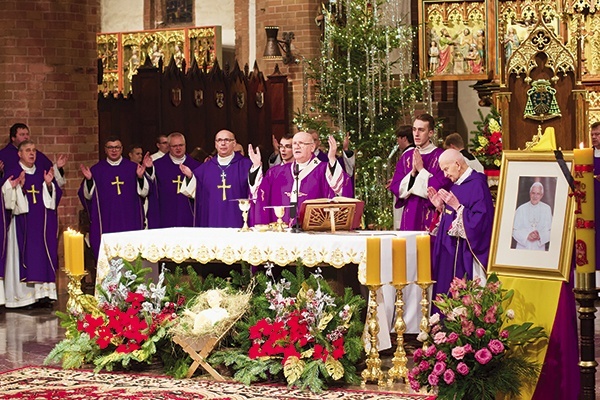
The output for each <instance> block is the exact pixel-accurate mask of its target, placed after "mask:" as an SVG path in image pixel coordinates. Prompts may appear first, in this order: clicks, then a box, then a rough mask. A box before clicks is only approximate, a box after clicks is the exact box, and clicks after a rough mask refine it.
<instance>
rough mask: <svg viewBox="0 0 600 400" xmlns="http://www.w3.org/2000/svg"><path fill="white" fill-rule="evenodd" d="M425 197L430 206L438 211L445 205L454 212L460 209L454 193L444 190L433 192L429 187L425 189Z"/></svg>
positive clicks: (433, 189)
mask: <svg viewBox="0 0 600 400" xmlns="http://www.w3.org/2000/svg"><path fill="white" fill-rule="evenodd" d="M427 197H428V198H429V201H431V204H433V205H434V206H435V208H436V209H438V210H439V211H441V210H442V208H444V204H447V205H448V206H450V207H452V208H453V209H454V210H458V207H460V202H459V201H458V199H457V198H456V196H455V195H454V193H452V192H449V191H447V190H446V189H440V190H435V188H433V187H431V186H429V187H428V188H427Z"/></svg>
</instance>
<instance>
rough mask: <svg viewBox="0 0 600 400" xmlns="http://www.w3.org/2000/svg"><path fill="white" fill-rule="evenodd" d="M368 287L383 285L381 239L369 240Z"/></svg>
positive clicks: (373, 237)
mask: <svg viewBox="0 0 600 400" xmlns="http://www.w3.org/2000/svg"><path fill="white" fill-rule="evenodd" d="M366 284H367V285H380V284H381V239H380V238H378V237H375V236H371V237H368V238H367V282H366Z"/></svg>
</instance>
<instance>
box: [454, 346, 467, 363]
mask: <svg viewBox="0 0 600 400" xmlns="http://www.w3.org/2000/svg"><path fill="white" fill-rule="evenodd" d="M465 354H467V352H466V351H465V348H464V347H462V346H457V347H455V348H453V349H452V357H454V358H455V359H457V360H462V359H463V357H464V356H465Z"/></svg>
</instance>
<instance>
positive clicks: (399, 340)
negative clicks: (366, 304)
mask: <svg viewBox="0 0 600 400" xmlns="http://www.w3.org/2000/svg"><path fill="white" fill-rule="evenodd" d="M409 283H410V282H407V283H398V284H394V287H395V288H396V303H395V306H396V323H395V324H394V331H395V332H396V351H395V352H394V358H393V359H392V368H391V369H390V370H389V371H388V382H387V383H388V386H389V387H392V386H393V385H394V381H395V380H398V381H399V380H400V379H406V374H407V373H408V368H406V363H407V362H408V358H406V351H404V332H406V323H405V322H404V300H403V299H402V290H403V289H404V288H405V287H406V286H408V285H409Z"/></svg>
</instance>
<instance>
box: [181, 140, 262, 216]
mask: <svg viewBox="0 0 600 400" xmlns="http://www.w3.org/2000/svg"><path fill="white" fill-rule="evenodd" d="M236 144H237V142H236V140H235V135H234V134H233V132H231V131H228V130H225V129H224V130H221V131H219V132H218V133H217V134H216V136H215V148H216V149H217V156H216V157H212V158H211V159H210V160H207V161H205V162H204V163H203V164H201V165H200V166H199V167H198V168H196V169H195V170H193V171H192V169H191V168H189V167H188V166H186V165H184V164H181V165H180V168H181V172H182V173H183V174H184V175H185V176H186V178H187V179H185V182H184V183H183V184H182V185H181V193H183V194H185V195H186V196H189V197H191V198H193V199H195V215H194V226H196V227H210V228H241V227H242V225H243V223H244V221H243V218H242V212H241V211H240V208H239V204H238V202H237V201H236V200H239V199H248V196H249V189H248V171H249V170H250V167H251V165H252V163H251V162H250V160H249V159H248V158H246V157H244V156H242V155H241V154H240V153H238V152H236V151H235V146H236Z"/></svg>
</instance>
